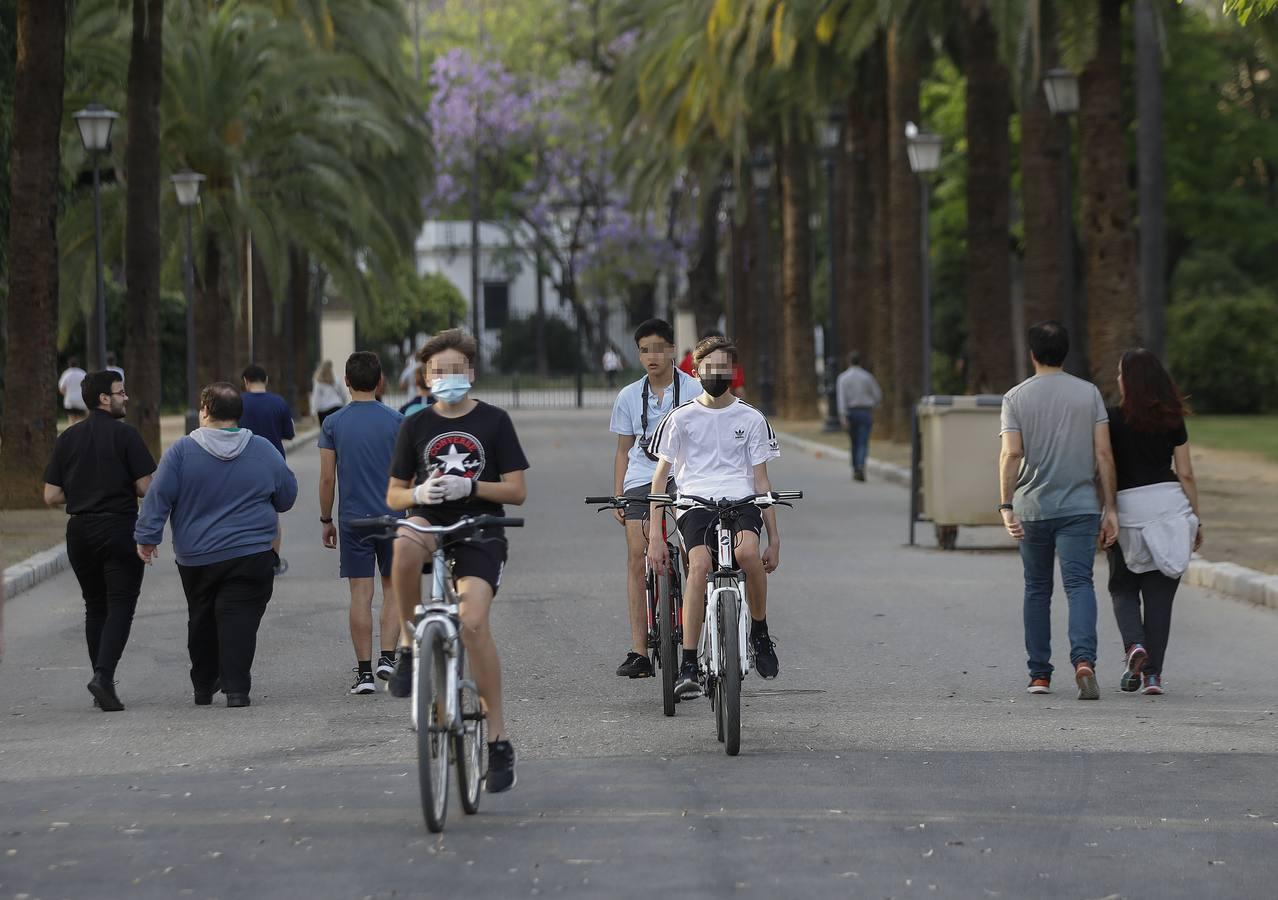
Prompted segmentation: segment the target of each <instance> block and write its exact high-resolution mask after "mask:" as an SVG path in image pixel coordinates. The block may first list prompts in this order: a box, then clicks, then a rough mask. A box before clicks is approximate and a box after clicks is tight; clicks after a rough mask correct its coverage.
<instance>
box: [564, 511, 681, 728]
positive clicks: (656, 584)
mask: <svg viewBox="0 0 1278 900" xmlns="http://www.w3.org/2000/svg"><path fill="white" fill-rule="evenodd" d="M586 503H588V504H591V505H592V506H598V507H599V509H597V510H596V512H601V511H603V510H605V509H625V508H626V507H627V506H629V505H630V504H632V503H635V504H642V505H644V506H647V505H648V498H647V497H646V496H645V497H587V498H586ZM661 539H662V540H663V541H665V542H666V549H667V550H668V551H669V552H670V560H671V564H670V569H669V571H667V572H656V571H653V569H652V567H651V566H650V565H649V564H648V557H647V554H646V553H645V554H644V561H643V571H644V580H643V584H644V590H643V595H644V603H645V604H646V606H647V610H648V658H649V659H650V660H651V661H652V667H653V670H654V671H656V670H658V669H660V670H661V708H662V711H663V712H665V714H666V715H668V716H673V715H674V714H675V703H677V702H678V698H677V697H675V692H674V686H675V677H676V676H677V675H678V674H679V649H680V647H682V646H683V580H682V579H681V577H680V575H679V551H678V548H677V547H676V545H675V543H674V542H673V541H672V540H671V537H670V531H669V528H668V517H667V514H666V510H665V508H664V507H663V508H662V512H661ZM647 540H648V522H647V521H645V522H644V545H645V546H647Z"/></svg>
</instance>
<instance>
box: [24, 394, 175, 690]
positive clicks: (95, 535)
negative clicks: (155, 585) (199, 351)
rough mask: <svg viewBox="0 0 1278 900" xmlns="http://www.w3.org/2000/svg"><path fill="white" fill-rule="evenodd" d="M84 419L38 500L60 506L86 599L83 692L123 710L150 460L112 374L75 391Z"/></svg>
mask: <svg viewBox="0 0 1278 900" xmlns="http://www.w3.org/2000/svg"><path fill="white" fill-rule="evenodd" d="M80 390H81V394H82V396H83V398H84V405H85V407H86V408H87V409H89V410H91V412H90V413H89V415H88V418H87V419H85V420H84V421H83V422H80V423H79V424H76V425H73V426H72V427H70V428H68V429H67V430H66V431H64V432H62V434H61V435H59V436H58V441H57V443H56V444H54V446H53V458H52V459H51V460H49V466H48V468H47V469H45V472H44V502H45V503H47V504H49V505H50V506H61V505H63V504H66V508H67V513H68V514H69V515H70V516H71V518H70V520H69V521H68V522H67V556H68V558H69V559H70V561H71V568H72V570H73V571H74V572H75V577H76V580H77V581H79V582H80V591H81V593H82V594H83V595H84V632H85V639H86V641H87V642H88V645H89V661H90V663H92V665H93V680H92V681H90V682H89V684H88V687H89V693H91V694H92V695H93V702H94V703H95V704H96V705H97V706H98V707H99V708H100V709H102V710H103V711H104V712H119V711H120V710H122V709H124V704H123V703H121V702H120V698H119V697H118V696H117V695H116V693H115V667H116V665H117V664H118V663H119V661H120V656H121V655H122V654H123V653H124V646H125V644H126V643H128V640H129V631H130V629H131V628H132V627H133V612H134V610H135V609H136V608H137V604H138V594H139V593H140V592H141V590H142V572H143V565H142V563H141V562H140V561H139V560H138V558H137V555H136V554H135V553H134V551H133V526H134V522H135V521H136V520H137V517H138V497H141V496H143V495H144V494H146V491H147V486H148V485H149V484H150V483H151V473H152V472H154V471H155V460H154V459H152V458H151V452H150V451H149V450H147V448H146V444H145V443H144V442H143V441H142V435H140V434H138V431H137V429H136V428H134V427H133V426H132V425H128V424H125V422H124V410H125V405H126V404H127V403H128V399H129V398H128V394H126V393H125V392H124V380H123V378H122V377H121V376H120V375H119V373H117V372H112V371H104V372H94V373H92V374H91V375H88V376H86V377H85V379H84V381H83V382H81V386H80Z"/></svg>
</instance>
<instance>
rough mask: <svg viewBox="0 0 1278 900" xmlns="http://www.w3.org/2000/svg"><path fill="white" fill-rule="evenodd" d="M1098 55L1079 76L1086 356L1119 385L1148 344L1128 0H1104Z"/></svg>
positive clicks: (1096, 371) (1107, 384)
mask: <svg viewBox="0 0 1278 900" xmlns="http://www.w3.org/2000/svg"><path fill="white" fill-rule="evenodd" d="M1097 3H1098V7H1099V13H1100V15H1099V17H1098V18H1097V22H1096V53H1095V55H1094V56H1093V57H1092V59H1091V61H1090V62H1088V64H1087V67H1086V68H1085V69H1084V70H1083V76H1082V79H1081V80H1080V84H1079V87H1080V91H1081V95H1080V100H1081V109H1080V111H1079V141H1080V143H1081V145H1082V146H1081V161H1080V164H1079V169H1080V180H1081V187H1082V220H1081V221H1082V227H1081V230H1082V234H1083V239H1084V244H1085V257H1084V261H1085V270H1086V277H1087V309H1088V315H1087V323H1088V327H1087V354H1088V361H1089V365H1090V372H1091V375H1092V378H1093V380H1095V381H1096V382H1097V383H1098V384H1100V385H1102V386H1103V389H1104V390H1105V391H1106V392H1107V393H1111V394H1112V391H1113V390H1114V388H1113V387H1112V385H1113V383H1114V379H1113V371H1114V367H1115V366H1117V365H1118V359H1119V357H1120V356H1121V355H1122V353H1123V351H1124V350H1127V349H1129V348H1131V347H1135V346H1139V345H1140V343H1141V332H1142V328H1141V324H1142V323H1141V318H1142V317H1141V303H1140V290H1139V284H1138V278H1137V262H1136V242H1135V239H1134V237H1133V232H1132V200H1131V193H1130V187H1129V184H1128V167H1127V147H1126V144H1125V142H1124V136H1125V135H1126V131H1127V128H1126V124H1127V120H1126V117H1125V116H1124V114H1123V27H1122V26H1123V5H1124V4H1123V0H1097Z"/></svg>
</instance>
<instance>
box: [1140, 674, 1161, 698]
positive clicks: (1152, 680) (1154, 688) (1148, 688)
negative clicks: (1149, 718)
mask: <svg viewBox="0 0 1278 900" xmlns="http://www.w3.org/2000/svg"><path fill="white" fill-rule="evenodd" d="M1143 680H1144V687H1142V688H1141V689H1140V692H1141V693H1142V694H1150V695H1151V696H1157V695H1158V694H1161V693H1162V692H1163V676H1162V675H1159V674H1157V673H1155V672H1151V673H1149V674H1148V675H1146V676H1144V679H1143Z"/></svg>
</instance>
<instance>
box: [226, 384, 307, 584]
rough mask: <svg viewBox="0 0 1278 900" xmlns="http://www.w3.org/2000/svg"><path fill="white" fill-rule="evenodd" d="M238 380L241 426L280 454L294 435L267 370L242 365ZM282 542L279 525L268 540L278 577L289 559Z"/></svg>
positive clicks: (284, 403)
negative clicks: (241, 386) (240, 384)
mask: <svg viewBox="0 0 1278 900" xmlns="http://www.w3.org/2000/svg"><path fill="white" fill-rule="evenodd" d="M241 380H242V381H243V384H244V393H243V394H241V395H240V397H241V399H242V400H243V402H244V414H243V416H241V418H240V427H241V428H244V429H247V430H249V431H251V432H253V433H254V434H255V435H257V436H258V437H264V438H266V439H267V440H268V441H270V443H271V446H272V447H274V448H275V449H276V450H278V451H279V453H280V456H283V455H284V442H285V441H291V440H292V439H293V437H294V435H295V432H294V429H293V414H292V413H291V412H290V411H289V408H288V403H287V402H285V400H284V398H283V397H281V396H280V395H279V394H274V393H271V392H270V391H268V390H267V386H268V385H269V384H270V378H269V377H268V376H267V374H266V370H265V369H263V368H262V367H261V366H259V365H257V364H256V363H255V364H253V365H251V366H248V367H247V368H245V370H244V373H243V374H242V375H241ZM283 542H284V529H283V527H282V526H280V527H277V528H276V529H275V540H273V541H271V551H272V552H273V553H274V554H275V574H276V575H277V576H279V575H283V574H284V573H285V572H287V571H288V562H287V561H286V560H285V559H284V558H283V557H281V556H280V546H281V545H282V544H283Z"/></svg>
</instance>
